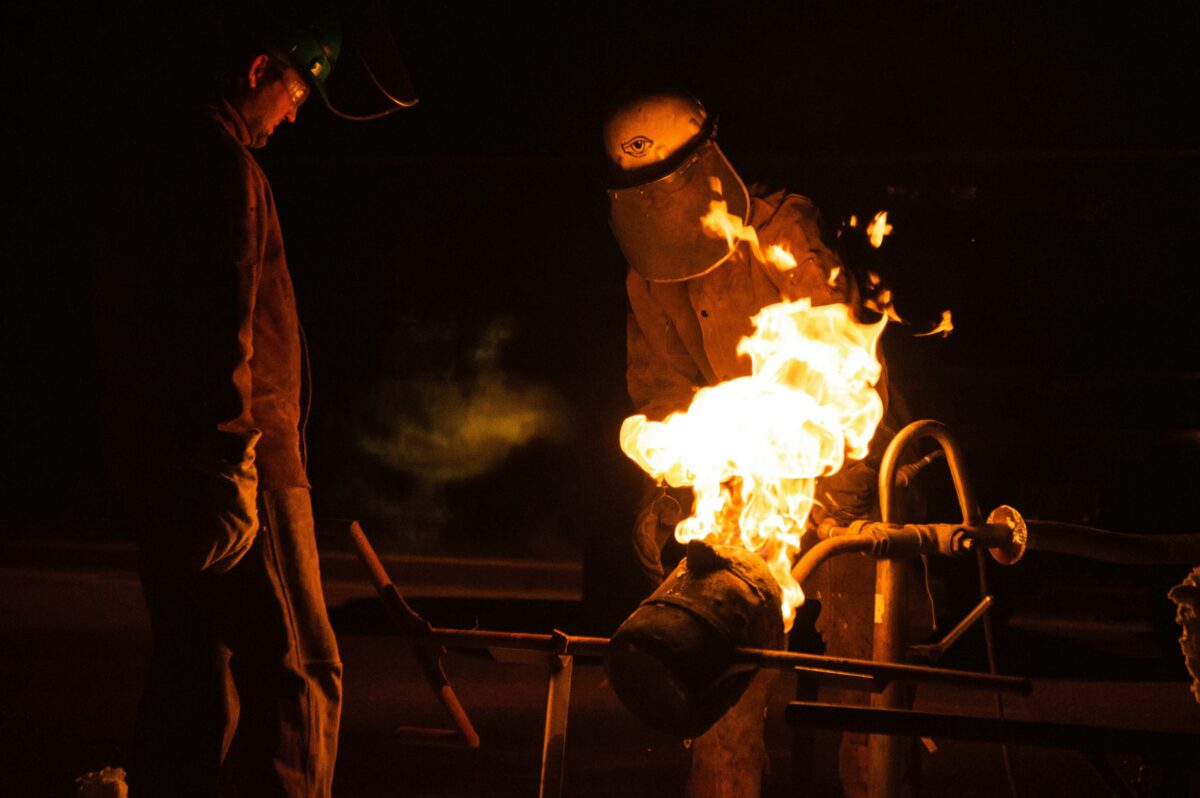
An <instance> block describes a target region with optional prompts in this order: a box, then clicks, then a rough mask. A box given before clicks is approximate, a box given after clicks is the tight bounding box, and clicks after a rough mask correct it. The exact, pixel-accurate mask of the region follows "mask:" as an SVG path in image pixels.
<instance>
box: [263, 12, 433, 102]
mask: <svg viewBox="0 0 1200 798" xmlns="http://www.w3.org/2000/svg"><path fill="white" fill-rule="evenodd" d="M343 11H344V19H345V22H346V30H347V38H348V40H349V42H350V46H351V49H352V50H353V51H354V52H355V54H356V55H357V56H358V59H359V61H361V63H362V66H363V67H364V70H363V71H364V72H365V74H366V75H367V77H369V78H370V80H371V82H372V83H373V84H374V87H375V89H376V90H377V91H378V92H379V93H380V94H382V95H383V96H384V98H385V99H386V100H387V101H388V106H389V107H387V108H385V109H384V110H382V111H379V112H376V113H370V114H349V113H346V112H344V111H342V110H339V109H338V108H337V107H336V106H335V104H334V103H333V101H332V100H331V99H330V93H329V90H328V80H329V76H330V74H332V73H333V70H334V67H336V66H337V63H338V58H339V57H340V56H341V52H342V20H341V19H339V18H338V17H337V16H335V15H333V14H332V13H330V14H325V15H321V16H317V15H314V16H313V17H312V18H310V19H307V20H303V21H298V20H293V21H290V22H289V23H288V24H285V25H284V26H283V28H282V31H281V32H280V34H279V35H277V36H276V37H275V46H274V49H275V50H276V51H277V52H275V53H274V54H275V55H277V56H279V57H280V58H283V59H284V60H286V61H287V62H288V63H289V64H290V65H291V66H292V67H294V68H295V70H296V71H297V72H299V73H300V74H301V75H303V76H304V77H305V79H306V80H307V81H308V83H309V86H310V87H311V88H312V89H313V90H314V91H315V92H316V93H317V94H319V95H320V96H321V101H322V102H324V103H325V107H326V108H328V109H329V110H330V111H332V112H333V113H334V114H336V115H337V116H340V117H342V118H344V119H354V120H360V119H377V118H379V117H381V116H386V115H388V114H390V113H392V112H394V111H398V110H400V109H401V108H408V107H410V106H413V105H416V104H417V95H416V92H414V91H413V88H412V81H411V80H410V79H409V76H408V70H407V69H406V68H405V66H404V61H403V60H402V59H401V58H400V52H399V49H398V48H397V46H396V42H395V39H393V38H392V34H391V28H390V25H389V24H388V20H387V16H386V14H384V12H383V9H382V8H381V7H380V6H379V3H378V2H377V0H356V1H355V0H351V2H347V3H346V4H345V6H344V9H343Z"/></svg>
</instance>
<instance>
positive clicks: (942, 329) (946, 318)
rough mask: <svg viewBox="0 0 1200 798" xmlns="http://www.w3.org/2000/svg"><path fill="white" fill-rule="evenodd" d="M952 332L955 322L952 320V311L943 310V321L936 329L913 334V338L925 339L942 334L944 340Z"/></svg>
mask: <svg viewBox="0 0 1200 798" xmlns="http://www.w3.org/2000/svg"><path fill="white" fill-rule="evenodd" d="M952 332H954V321H953V320H952V319H951V318H950V311H948V310H943V311H942V320H941V321H940V322H938V324H937V326H936V327H934V328H933V329H932V330H930V331H929V332H923V333H913V336H914V337H915V338H923V337H925V336H927V335H938V334H939V333H940V334H941V336H942V337H943V338H946V337H948V336H949V335H950V333H952Z"/></svg>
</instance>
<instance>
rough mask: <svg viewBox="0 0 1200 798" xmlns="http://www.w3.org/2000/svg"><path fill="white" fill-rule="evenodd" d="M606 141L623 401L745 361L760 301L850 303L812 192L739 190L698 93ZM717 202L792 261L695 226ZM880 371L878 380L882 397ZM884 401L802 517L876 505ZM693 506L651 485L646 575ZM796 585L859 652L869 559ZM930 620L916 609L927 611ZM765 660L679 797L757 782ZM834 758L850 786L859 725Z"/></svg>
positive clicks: (643, 401)
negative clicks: (874, 423) (624, 306)
mask: <svg viewBox="0 0 1200 798" xmlns="http://www.w3.org/2000/svg"><path fill="white" fill-rule="evenodd" d="M604 149H605V154H606V156H607V166H608V170H609V178H610V183H609V190H608V197H609V209H610V223H611V226H612V230H613V233H614V235H615V236H616V239H617V242H618V244H619V245H620V248H621V251H622V253H623V254H624V256H625V259H626V260H627V262H628V266H629V269H628V272H627V276H626V282H625V285H626V292H627V295H628V300H629V311H628V321H627V344H626V345H627V370H626V380H627V384H628V390H629V396H630V398H631V399H632V402H633V409H634V412H636V413H640V414H643V415H645V416H647V417H648V418H649V419H650V420H652V421H653V420H662V419H664V418H665V417H666V416H667V415H669V414H670V413H673V412H676V411H684V410H686V409H687V408H688V406H689V405H690V403H691V401H692V397H693V396H694V395H695V393H696V391H697V390H699V389H700V388H701V387H704V386H710V385H716V384H718V383H721V382H725V381H727V380H730V379H734V378H737V377H742V376H746V375H749V374H750V372H751V364H750V359H749V358H748V357H742V356H739V355H738V352H737V345H738V342H739V341H740V340H741V339H742V338H743V337H745V336H747V335H749V334H750V333H751V332H752V331H753V325H752V323H751V318H752V317H753V316H755V315H756V314H757V313H758V312H759V310H761V309H762V308H763V307H765V306H767V305H771V304H774V303H777V302H780V301H784V300H789V301H795V300H798V299H801V298H808V299H809V300H810V301H811V302H812V304H813V305H825V304H830V303H838V302H840V303H845V304H847V305H849V306H850V307H851V308H852V309H854V311H855V312H856V313H858V314H860V315H861V314H862V311H863V308H862V302H861V292H860V288H859V286H858V285H857V283H856V282H855V279H854V276H853V275H852V274H851V273H850V272H848V271H847V270H846V269H845V268H843V266H842V263H841V260H840V258H839V256H838V254H837V253H836V252H835V251H834V250H833V249H832V248H831V247H830V246H829V245H828V243H827V242H826V240H825V239H824V238H823V237H822V233H821V231H820V224H819V214H818V211H817V208H816V207H815V206H814V204H813V202H812V201H811V200H810V199H808V198H807V197H803V196H800V195H798V194H793V193H789V192H787V191H784V190H774V191H772V190H768V189H765V188H763V187H761V186H755V187H753V188H750V189H747V188H746V186H745V184H744V183H743V182H742V179H741V177H740V176H739V175H738V174H737V172H736V171H735V170H734V169H733V167H732V165H731V164H730V163H729V161H728V160H727V159H726V157H725V155H724V153H723V152H722V151H721V149H720V147H718V146H717V142H716V120H715V118H714V117H712V116H710V115H709V114H708V113H707V111H706V110H705V108H704V107H703V105H701V103H700V102H698V101H697V100H696V99H695V98H694V97H692V96H690V95H688V94H685V93H678V92H665V93H657V94H648V95H644V96H640V97H637V98H635V99H633V100H631V101H629V102H626V103H624V104H622V105H620V107H619V108H617V110H615V111H614V112H612V113H611V114H610V115H609V116H608V118H607V120H606V122H605V126H604ZM714 201H717V202H723V203H724V207H725V208H726V209H727V212H728V213H729V214H730V215H732V216H734V217H736V218H737V220H738V221H739V222H741V223H744V224H747V225H750V226H752V227H753V228H754V230H755V231H756V235H757V239H758V244H759V248H760V251H766V250H768V249H769V248H770V247H771V246H772V245H775V244H779V245H781V246H783V247H784V248H785V249H786V250H788V251H789V252H790V253H791V254H792V256H793V257H794V259H795V261H796V264H795V266H792V267H782V266H778V265H774V264H773V263H771V262H768V260H766V259H763V258H759V257H756V256H755V255H754V254H753V251H752V247H750V246H749V245H748V244H747V243H745V242H742V243H740V244H738V243H728V242H727V241H726V239H724V238H722V237H719V236H715V235H713V234H711V233H708V232H706V231H705V229H704V227H703V225H702V223H701V220H702V219H703V218H704V217H705V216H706V215H707V214H708V213H709V210H710V207H711V205H712V203H713V202H714ZM884 374H885V376H884V377H882V378H881V379H880V382H879V383H878V385H877V386H876V389H877V390H878V391H879V393H880V396H881V398H882V399H883V400H884V404H885V407H886V406H887V405H888V399H889V392H888V387H887V379H886V370H885V372H884ZM896 416H897V408H895V407H893V408H892V410H891V412H890V413H888V414H886V415H885V419H884V423H883V424H882V425H881V428H880V430H879V431H878V432H877V434H876V437H875V440H874V441H873V442H872V454H871V455H870V456H869V457H868V458H866V459H865V460H862V461H857V462H853V463H847V465H846V466H845V467H843V469H842V470H841V471H839V472H838V473H837V474H834V475H832V476H830V477H827V478H825V479H822V480H819V481H818V483H817V496H816V499H817V501H816V504H815V509H814V511H813V514H812V518H811V519H810V524H811V525H815V524H816V523H817V522H820V521H821V520H823V519H824V518H825V517H827V516H830V515H832V516H833V517H834V518H836V519H837V520H838V521H840V522H849V521H851V520H854V519H856V518H867V517H871V516H872V515H874V516H876V517H877V500H876V497H875V485H876V481H877V470H876V468H877V465H878V458H879V457H880V456H881V455H882V452H883V447H884V445H885V444H886V442H887V440H888V439H889V438H890V437H891V435H892V434H894V431H895V430H896V429H898V426H896V424H897V423H898V420H897V418H896ZM889 427H890V429H889ZM690 506H691V496H690V489H682V490H679V489H670V488H659V487H657V486H652V485H648V490H647V493H646V496H645V501H644V502H643V506H642V509H641V511H640V512H639V514H638V520H637V523H636V524H635V531H634V548H635V552H636V554H637V556H638V559H639V561H640V563H641V564H642V567H643V569H644V570H645V571H646V573H647V574H648V575H649V576H650V577H651V578H652V579H653V580H655V581H661V580H662V578H663V575H664V567H663V563H662V559H663V550H664V547H667V548H670V545H671V544H670V539H671V537H672V535H673V531H674V526H675V524H676V523H678V522H679V521H680V520H682V518H683V517H684V516H685V515H686V514H687V510H688V509H690ZM806 537H809V536H806ZM805 588H806V594H807V595H809V596H810V597H814V598H818V599H820V601H821V608H822V609H821V614H820V617H819V619H818V621H817V629H818V631H820V632H821V635H822V638H823V639H824V641H825V646H826V652H827V653H828V654H830V655H834V656H845V657H856V658H863V659H869V658H870V656H871V639H872V626H873V625H872V622H871V621H872V616H871V615H870V613H871V608H872V607H873V606H874V563H873V561H871V560H868V559H866V558H863V557H855V558H853V559H852V558H834V559H833V560H831V561H830V562H829V563H828V564H827V565H826V566H823V567H822V568H821V569H819V570H818V572H817V573H816V574H815V575H814V577H813V578H812V579H811V580H810V581H809V583H808V584H806V585H805ZM928 619H929V614H928V612H927V611H926V613H925V615H924V616H923V620H924V623H926V624H927V623H928ZM919 634H920V633H919V632H917V633H915V635H917V636H919ZM773 673H774V672H773V671H763V672H762V673H760V674H759V676H758V677H757V678H756V679H755V681H754V682H752V683H751V685H750V687H749V688H748V689H747V691H746V693H745V694H744V695H743V697H742V699H741V700H740V701H739V702H738V704H737V705H735V706H734V707H733V708H732V709H731V710H730V711H729V712H728V713H727V714H726V715H725V717H724V718H722V720H720V721H718V723H717V724H716V725H715V726H713V727H712V728H711V729H710V730H709V731H707V732H706V733H705V734H704V735H702V736H701V737H699V738H697V739H696V740H695V741H694V744H693V747H692V752H693V753H692V767H691V773H690V775H689V782H688V794H689V796H690V797H691V798H717V797H718V796H740V797H742V798H744V796H753V795H758V794H759V790H760V787H761V783H760V780H761V775H762V771H763V767H764V765H765V763H766V747H765V742H764V736H763V716H764V709H765V707H766V705H767V700H768V697H769V692H770V688H771V682H772V680H773ZM839 697H840V698H843V699H844V700H855V696H852V695H847V696H839ZM857 700H858V701H860V702H863V701H865V700H866V699H865V698H857ZM840 760H841V762H840V771H841V778H842V782H843V788H844V790H845V792H846V794H847V795H850V796H853V795H860V794H864V793H865V790H866V781H867V774H866V740H865V737H863V736H852V735H846V736H845V737H844V738H843V741H842V748H841V756H840Z"/></svg>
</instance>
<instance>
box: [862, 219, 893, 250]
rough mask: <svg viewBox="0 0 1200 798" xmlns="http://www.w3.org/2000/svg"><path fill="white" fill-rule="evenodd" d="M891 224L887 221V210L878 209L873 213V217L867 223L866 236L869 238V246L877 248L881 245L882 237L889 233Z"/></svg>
mask: <svg viewBox="0 0 1200 798" xmlns="http://www.w3.org/2000/svg"><path fill="white" fill-rule="evenodd" d="M891 232H892V226H891V225H890V224H888V223H887V211H880V212H879V213H877V214H875V218H874V219H872V220H871V223H870V224H868V225H867V237H868V238H870V239H871V246H873V247H875V249H879V248H880V247H882V246H883V237H884V236H886V235H891Z"/></svg>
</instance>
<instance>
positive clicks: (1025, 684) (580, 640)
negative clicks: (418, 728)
mask: <svg viewBox="0 0 1200 798" xmlns="http://www.w3.org/2000/svg"><path fill="white" fill-rule="evenodd" d="M431 638H432V639H433V640H434V641H436V642H437V643H440V644H442V645H444V646H447V647H448V648H462V649H477V648H510V649H526V650H534V651H546V652H555V651H558V652H564V651H565V652H566V653H568V654H570V655H572V656H575V657H583V658H600V657H603V656H604V651H605V649H607V648H608V638H607V637H575V636H574V635H561V634H556V635H543V634H527V633H524V632H489V631H481V630H475V629H437V628H435V629H433V630H432V633H431ZM733 661H734V662H739V663H749V664H753V665H758V666H760V667H764V668H777V669H789V668H794V667H796V666H798V665H800V666H805V667H813V668H823V669H825V670H831V671H841V672H843V673H856V674H864V675H867V676H871V677H874V678H876V679H878V680H880V681H889V682H892V681H899V682H913V683H921V684H944V685H951V686H954V687H967V688H973V689H976V690H988V691H992V690H996V691H999V692H1004V693H1019V694H1021V695H1028V694H1029V691H1030V690H1031V689H1032V688H1031V683H1030V681H1029V679H1026V678H1023V677H1019V676H999V675H995V674H990V673H975V672H973V671H957V670H952V669H948V668H931V667H926V666H923V665H906V664H902V663H896V662H875V661H874V660H869V659H849V658H845V657H826V656H822V655H820V654H803V653H800V652H796V651H779V650H775V649H767V648H735V649H733Z"/></svg>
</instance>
